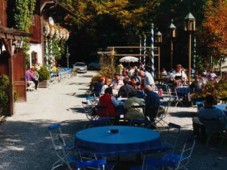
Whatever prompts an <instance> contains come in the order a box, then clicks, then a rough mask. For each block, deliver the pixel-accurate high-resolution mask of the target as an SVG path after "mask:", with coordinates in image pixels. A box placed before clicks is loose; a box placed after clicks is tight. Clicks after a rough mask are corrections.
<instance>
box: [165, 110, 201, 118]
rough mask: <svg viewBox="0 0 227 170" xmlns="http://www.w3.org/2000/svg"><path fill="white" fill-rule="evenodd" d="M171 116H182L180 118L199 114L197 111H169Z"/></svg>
mask: <svg viewBox="0 0 227 170" xmlns="http://www.w3.org/2000/svg"><path fill="white" fill-rule="evenodd" d="M169 114H170V115H171V116H174V117H180V118H185V117H189V118H190V117H191V118H192V117H195V116H197V113H196V112H185V111H184V112H181V111H179V112H173V113H169Z"/></svg>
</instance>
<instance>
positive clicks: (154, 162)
mask: <svg viewBox="0 0 227 170" xmlns="http://www.w3.org/2000/svg"><path fill="white" fill-rule="evenodd" d="M195 142H196V136H193V137H190V138H188V139H186V141H185V142H184V145H183V148H182V150H181V152H180V153H175V152H170V153H166V154H164V155H163V156H161V157H160V158H156V159H155V158H151V157H144V160H143V165H142V168H141V167H137V169H139V168H141V169H143V170H150V169H161V168H172V169H175V170H176V169H187V165H188V164H189V162H190V159H191V156H192V152H193V150H194V147H195Z"/></svg>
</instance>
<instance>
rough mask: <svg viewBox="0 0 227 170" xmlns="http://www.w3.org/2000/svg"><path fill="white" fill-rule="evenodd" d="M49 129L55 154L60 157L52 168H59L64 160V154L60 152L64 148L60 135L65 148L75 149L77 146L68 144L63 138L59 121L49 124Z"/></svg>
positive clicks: (68, 149)
mask: <svg viewBox="0 0 227 170" xmlns="http://www.w3.org/2000/svg"><path fill="white" fill-rule="evenodd" d="M48 131H49V134H50V137H51V142H52V146H53V148H54V151H55V154H56V156H57V158H58V160H57V161H56V162H54V163H53V165H52V168H51V169H52V170H53V169H56V168H58V167H59V166H62V162H64V161H63V157H62V155H61V154H60V153H59V151H60V150H61V149H62V148H61V144H60V143H59V135H60V136H61V138H62V143H63V146H64V149H65V150H67V151H73V150H74V149H75V146H74V144H66V142H65V140H64V138H63V133H62V130H61V125H60V124H59V123H55V124H51V125H50V126H48Z"/></svg>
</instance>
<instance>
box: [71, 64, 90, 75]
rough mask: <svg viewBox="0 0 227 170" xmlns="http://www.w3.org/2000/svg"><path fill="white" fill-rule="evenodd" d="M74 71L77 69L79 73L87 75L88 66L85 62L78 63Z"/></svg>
mask: <svg viewBox="0 0 227 170" xmlns="http://www.w3.org/2000/svg"><path fill="white" fill-rule="evenodd" d="M73 69H77V72H78V73H87V65H86V64H85V63H84V62H76V63H75V64H73Z"/></svg>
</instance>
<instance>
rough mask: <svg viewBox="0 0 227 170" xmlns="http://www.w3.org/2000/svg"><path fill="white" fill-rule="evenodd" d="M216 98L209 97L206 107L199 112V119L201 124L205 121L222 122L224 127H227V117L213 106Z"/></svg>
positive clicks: (205, 102)
mask: <svg viewBox="0 0 227 170" xmlns="http://www.w3.org/2000/svg"><path fill="white" fill-rule="evenodd" d="M214 101H215V99H214V97H213V96H212V95H207V96H206V98H205V101H204V107H201V108H200V109H199V110H198V117H199V120H200V121H201V122H203V119H205V120H220V122H221V123H222V124H223V127H227V117H226V115H225V114H224V112H223V111H222V110H221V109H219V108H216V107H215V106H213V104H214Z"/></svg>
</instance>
